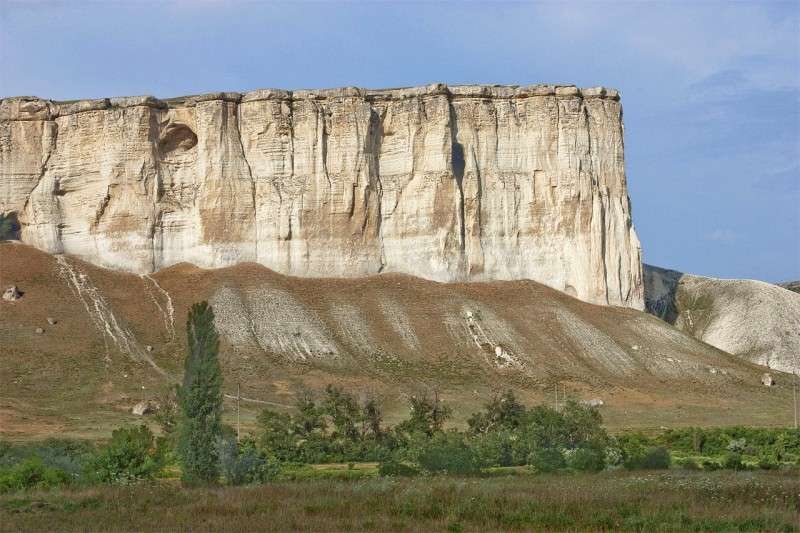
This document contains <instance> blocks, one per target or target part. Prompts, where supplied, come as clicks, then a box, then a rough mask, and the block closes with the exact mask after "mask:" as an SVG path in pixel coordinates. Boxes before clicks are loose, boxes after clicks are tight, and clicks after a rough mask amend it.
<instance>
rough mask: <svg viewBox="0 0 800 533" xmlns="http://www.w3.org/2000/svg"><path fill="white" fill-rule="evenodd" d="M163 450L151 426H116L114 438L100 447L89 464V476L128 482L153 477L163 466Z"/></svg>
mask: <svg viewBox="0 0 800 533" xmlns="http://www.w3.org/2000/svg"><path fill="white" fill-rule="evenodd" d="M162 463H163V461H162V456H161V451H160V450H159V449H158V447H157V446H156V440H155V437H154V436H153V433H152V432H151V431H150V429H149V428H148V427H147V426H145V425H144V424H142V425H141V426H139V427H138V428H120V429H115V430H114V432H113V433H112V434H111V441H109V443H108V444H106V445H105V446H103V447H102V448H100V449H99V450H98V451H97V453H96V454H95V456H94V457H93V458H92V460H91V461H90V463H89V465H88V475H89V478H90V479H93V480H96V481H100V482H102V483H121V484H128V483H132V482H135V481H139V480H143V479H152V478H153V477H154V476H155V475H156V473H157V472H158V471H159V470H160V469H161V467H162Z"/></svg>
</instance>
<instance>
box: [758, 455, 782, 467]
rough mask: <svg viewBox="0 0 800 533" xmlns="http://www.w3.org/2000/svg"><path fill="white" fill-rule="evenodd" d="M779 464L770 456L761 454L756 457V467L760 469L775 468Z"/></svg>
mask: <svg viewBox="0 0 800 533" xmlns="http://www.w3.org/2000/svg"><path fill="white" fill-rule="evenodd" d="M779 466H780V465H778V462H777V461H776V460H775V459H774V458H772V457H767V456H762V457H760V458H759V459H758V467H759V468H760V469H761V470H775V469H777V468H778V467H779Z"/></svg>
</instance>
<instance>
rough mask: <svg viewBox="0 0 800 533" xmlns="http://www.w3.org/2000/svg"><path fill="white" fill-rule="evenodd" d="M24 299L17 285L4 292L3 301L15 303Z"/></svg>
mask: <svg viewBox="0 0 800 533" xmlns="http://www.w3.org/2000/svg"><path fill="white" fill-rule="evenodd" d="M20 298H22V293H21V292H20V291H19V289H17V286H16V285H12V286H11V287H9V288H7V289H6V290H5V291H4V292H3V300H6V301H8V302H15V301H17V300H19V299H20Z"/></svg>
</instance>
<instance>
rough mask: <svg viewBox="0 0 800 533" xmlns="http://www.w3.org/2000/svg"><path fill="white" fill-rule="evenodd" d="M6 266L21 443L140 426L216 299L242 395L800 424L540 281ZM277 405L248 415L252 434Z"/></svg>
mask: <svg viewBox="0 0 800 533" xmlns="http://www.w3.org/2000/svg"><path fill="white" fill-rule="evenodd" d="M0 258H1V259H0V282H1V283H2V286H3V287H4V288H5V287H7V286H9V285H16V286H17V287H18V288H19V290H20V291H21V292H22V293H23V294H22V298H20V299H19V300H16V301H14V302H8V301H0V346H2V350H0V357H1V359H0V390H1V391H2V392H0V428H1V429H2V433H3V434H5V435H12V436H13V435H21V434H25V435H31V434H37V433H38V434H44V433H48V434H52V433H55V432H61V433H64V434H81V435H87V434H105V432H107V431H108V428H109V427H111V426H113V425H114V424H115V423H118V422H120V421H122V420H128V419H130V416H131V415H129V414H128V410H129V409H130V407H131V406H132V405H133V403H135V402H136V401H138V400H139V399H141V398H142V397H143V396H144V397H147V398H151V397H154V396H156V395H157V394H158V393H159V392H161V391H163V390H165V389H166V388H167V387H168V386H169V384H170V383H171V382H173V381H175V380H177V379H178V377H179V375H180V372H181V367H182V358H183V343H184V321H185V317H186V312H187V309H188V307H189V306H190V305H191V304H192V303H193V302H195V301H198V300H201V299H207V300H209V301H210V302H211V303H212V304H213V306H214V309H215V311H216V314H217V325H218V329H219V330H220V332H221V336H222V348H223V349H222V366H223V369H224V372H225V380H226V381H225V389H226V392H228V393H233V392H234V391H235V387H236V383H237V382H239V383H240V384H241V387H242V391H243V393H242V394H243V395H244V396H247V397H249V398H252V399H259V400H262V401H267V402H273V403H274V404H276V405H278V406H280V405H286V406H288V405H291V404H292V403H293V401H294V399H295V398H296V397H297V395H298V394H301V393H303V391H306V390H311V391H314V390H320V389H321V388H323V387H324V386H325V384H327V383H331V382H332V383H339V384H342V385H344V386H346V387H348V388H349V389H351V390H353V391H356V392H358V393H360V394H370V395H375V396H377V397H379V398H380V399H381V401H382V403H383V404H384V405H385V406H386V408H387V413H388V419H389V421H392V420H395V419H396V418H397V417H398V416H401V415H403V414H404V411H405V404H406V399H407V396H408V395H409V394H412V393H415V392H419V391H432V390H437V391H439V392H440V394H441V395H442V396H443V397H444V399H445V400H446V401H447V402H449V403H450V404H451V405H453V406H454V407H455V408H456V415H457V420H463V416H465V415H466V414H467V413H469V412H471V411H474V410H475V409H476V408H477V406H478V405H479V404H481V403H483V402H484V401H486V399H487V398H488V397H489V396H490V395H491V394H492V393H493V392H497V391H501V390H504V389H506V388H513V389H515V390H516V391H517V392H518V394H519V395H520V396H521V397H522V398H523V399H524V400H526V401H528V402H537V401H552V399H553V398H554V395H555V392H554V391H555V388H556V386H557V384H558V386H559V387H560V390H561V393H560V394H561V396H562V398H563V394H564V391H566V392H567V393H568V394H569V395H570V396H572V397H575V398H578V399H601V400H602V401H603V403H604V405H603V407H602V409H603V413H604V415H605V416H606V418H607V419H608V421H609V422H610V424H611V425H612V426H650V427H653V426H656V427H657V426H661V425H672V424H692V423H696V424H708V425H714V424H735V423H741V424H776V423H777V424H782V423H786V422H787V421H788V420H789V417H790V415H791V413H790V402H789V399H788V398H789V397H790V389H789V388H788V380H787V379H783V378H782V377H781V375H780V374H779V373H775V376H776V378H777V385H776V386H775V387H772V388H766V387H763V386H761V385H760V378H761V375H762V374H763V372H764V370H765V369H764V368H763V367H758V366H756V365H753V364H751V363H748V362H745V361H742V360H740V359H738V358H736V357H733V356H731V355H729V354H726V353H724V352H721V351H719V350H717V349H715V348H713V347H711V346H709V345H707V344H704V343H702V342H699V341H697V340H695V339H694V338H692V337H691V336H689V335H687V334H684V333H682V332H681V331H679V330H677V329H675V328H673V327H672V326H670V325H668V324H666V323H664V322H663V321H661V320H659V319H658V318H656V317H654V316H651V315H649V314H645V313H643V312H640V311H636V310H632V309H624V308H612V307H603V306H596V305H592V304H588V303H584V302H581V301H579V300H577V299H575V298H572V297H570V296H568V295H565V294H563V293H561V292H558V291H555V290H553V289H550V288H548V287H545V286H543V285H540V284H538V283H535V282H531V281H509V282H491V283H454V284H441V283H436V282H431V281H426V280H421V279H418V278H413V277H409V276H402V275H394V274H391V275H379V276H373V277H368V278H362V279H349V280H348V279H319V278H293V277H287V276H282V275H279V274H276V273H274V272H271V271H269V270H267V269H266V268H264V267H262V266H260V265H256V264H242V265H237V266H235V267H230V268H225V269H218V270H203V269H199V268H197V267H194V266H189V265H185V264H184V265H176V266H174V267H172V268H169V269H166V270H163V271H160V272H158V273H155V274H153V275H150V276H137V275H132V274H125V273H120V272H115V271H109V270H105V269H102V268H98V267H94V266H91V265H89V264H87V263H84V262H82V261H80V260H78V259H75V258H73V257H69V256H50V255H47V254H45V253H42V252H39V251H37V250H35V249H33V248H30V247H28V246H25V245H22V244H16V243H9V242H6V243H2V244H0ZM48 318H51V319H52V321H53V322H55V323H54V324H50V323H48ZM37 328H41V329H42V330H43V331H42V332H41V333H39V332H37ZM143 387H144V389H143ZM261 407H263V404H256V403H249V404H246V413H245V423H251V422H252V417H253V415H254V413H255V412H256V410H257V409H259V408H261Z"/></svg>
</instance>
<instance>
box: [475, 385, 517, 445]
mask: <svg viewBox="0 0 800 533" xmlns="http://www.w3.org/2000/svg"><path fill="white" fill-rule="evenodd" d="M524 415H525V406H524V405H522V404H521V403H520V402H519V401H518V400H517V397H516V396H515V395H514V392H513V391H510V390H509V391H506V392H504V393H503V394H502V395H500V396H494V397H493V398H492V399H491V400H490V401H489V403H487V404H486V405H485V406H484V410H483V411H480V412H478V413H475V414H473V415H472V416H471V417H470V418H469V420H467V424H468V425H469V431H470V433H472V434H475V435H477V434H480V433H487V432H489V431H494V430H498V429H516V428H518V427H519V426H520V424H521V423H522V420H523V417H524Z"/></svg>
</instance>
